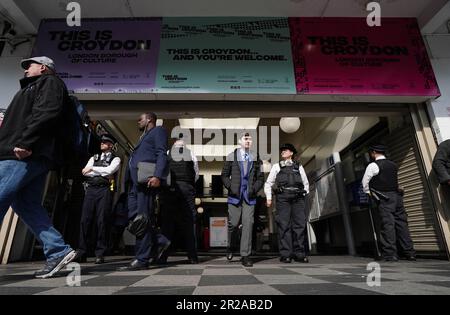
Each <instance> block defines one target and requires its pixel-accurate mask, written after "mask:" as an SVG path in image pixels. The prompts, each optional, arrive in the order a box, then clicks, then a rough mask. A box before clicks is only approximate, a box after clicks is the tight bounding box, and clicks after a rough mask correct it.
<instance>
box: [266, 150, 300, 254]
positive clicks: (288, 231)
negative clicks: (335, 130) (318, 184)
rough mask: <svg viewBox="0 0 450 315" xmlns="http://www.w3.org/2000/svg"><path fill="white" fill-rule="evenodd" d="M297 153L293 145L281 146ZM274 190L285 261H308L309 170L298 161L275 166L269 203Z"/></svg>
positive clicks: (281, 162)
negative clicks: (306, 242) (306, 203)
mask: <svg viewBox="0 0 450 315" xmlns="http://www.w3.org/2000/svg"><path fill="white" fill-rule="evenodd" d="M284 149H288V150H290V151H291V152H293V153H294V154H296V153H297V150H296V149H295V147H294V146H293V145H292V144H285V145H283V146H281V148H280V150H284ZM272 190H274V192H275V195H276V210H277V214H276V222H277V227H278V243H279V250H280V255H281V258H280V260H281V261H282V262H287V263H289V262H291V258H294V260H296V261H299V262H308V259H307V258H306V248H305V234H306V220H307V218H306V213H307V212H306V206H305V196H306V195H307V194H308V193H309V183H308V178H307V177H306V173H305V170H304V169H303V166H301V165H300V164H299V163H298V162H297V161H292V160H283V161H280V162H279V163H277V164H275V165H273V166H272V169H271V171H270V174H269V177H268V178H267V181H266V183H265V185H264V192H265V194H266V198H267V199H268V200H272Z"/></svg>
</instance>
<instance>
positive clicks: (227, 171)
mask: <svg viewBox="0 0 450 315" xmlns="http://www.w3.org/2000/svg"><path fill="white" fill-rule="evenodd" d="M239 143H240V145H241V147H240V148H239V149H236V150H234V152H232V153H230V154H229V155H228V156H227V159H226V161H225V164H224V166H223V169H222V175H221V177H222V182H223V185H224V186H225V188H226V189H227V190H228V248H227V259H228V260H232V259H233V248H232V246H233V244H234V243H235V239H236V238H237V233H238V227H239V221H241V218H242V234H241V245H240V254H241V258H242V265H243V266H245V267H252V266H253V263H252V261H251V260H250V257H249V256H250V254H251V252H252V233H253V222H254V211H255V204H256V195H257V193H258V191H259V190H260V189H261V188H262V186H263V185H264V175H263V173H262V172H261V166H262V162H261V160H260V159H258V158H255V157H254V156H253V155H252V153H251V152H250V149H251V146H252V137H251V135H250V134H249V133H247V132H246V133H242V134H241V136H240V139H239Z"/></svg>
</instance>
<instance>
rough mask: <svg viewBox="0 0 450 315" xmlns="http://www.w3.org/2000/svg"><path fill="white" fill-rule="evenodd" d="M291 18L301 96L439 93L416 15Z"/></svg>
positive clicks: (293, 48) (293, 52)
mask: <svg viewBox="0 0 450 315" xmlns="http://www.w3.org/2000/svg"><path fill="white" fill-rule="evenodd" d="M381 23H382V25H381V26H380V27H369V26H367V23H366V19H365V18H289V26H290V30H291V42H292V55H293V61H294V67H295V70H294V71H295V80H296V87H297V93H298V94H343V95H398V96H405V95H411V96H413V95H420V96H439V95H440V93H439V89H438V86H437V83H436V79H435V76H434V73H433V70H432V68H431V64H430V60H429V58H428V55H427V51H426V48H425V45H424V43H423V40H422V36H421V34H420V30H419V28H418V25H417V22H416V19H410V18H383V19H382V20H381Z"/></svg>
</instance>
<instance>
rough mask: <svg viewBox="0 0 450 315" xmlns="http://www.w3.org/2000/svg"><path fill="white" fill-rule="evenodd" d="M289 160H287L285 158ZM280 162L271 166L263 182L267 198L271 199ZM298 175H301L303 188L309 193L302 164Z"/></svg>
mask: <svg viewBox="0 0 450 315" xmlns="http://www.w3.org/2000/svg"><path fill="white" fill-rule="evenodd" d="M286 161H289V160H286ZM280 170H281V168H280V163H276V164H274V165H273V166H272V169H271V170H270V173H269V177H267V180H266V183H265V184H264V193H265V194H266V198H267V200H272V186H273V184H275V179H276V178H277V175H278V173H279V172H280ZM298 170H299V171H300V176H301V177H302V182H303V186H304V189H305V191H306V193H307V194H309V182H308V177H307V176H306V173H305V169H304V168H303V166H302V165H300V167H299V169H298Z"/></svg>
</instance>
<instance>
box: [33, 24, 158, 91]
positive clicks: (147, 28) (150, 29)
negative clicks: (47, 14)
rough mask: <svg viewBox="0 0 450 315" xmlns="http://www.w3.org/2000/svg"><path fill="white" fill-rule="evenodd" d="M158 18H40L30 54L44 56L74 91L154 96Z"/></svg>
mask: <svg viewBox="0 0 450 315" xmlns="http://www.w3.org/2000/svg"><path fill="white" fill-rule="evenodd" d="M160 38H161V18H135V19H120V18H109V19H83V20H82V24H81V26H80V27H69V26H67V24H66V20H43V21H42V22H41V25H40V28H39V34H38V37H37V43H36V46H35V49H34V51H33V55H35V56H36V55H37V56H40V55H46V56H48V57H50V58H52V59H53V60H54V61H55V64H56V70H57V72H58V75H59V76H60V77H61V78H62V79H63V80H64V82H66V85H67V87H68V89H69V90H73V91H74V92H76V93H149V92H153V88H154V87H155V79H156V67H157V63H158V54H159V42H160Z"/></svg>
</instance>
